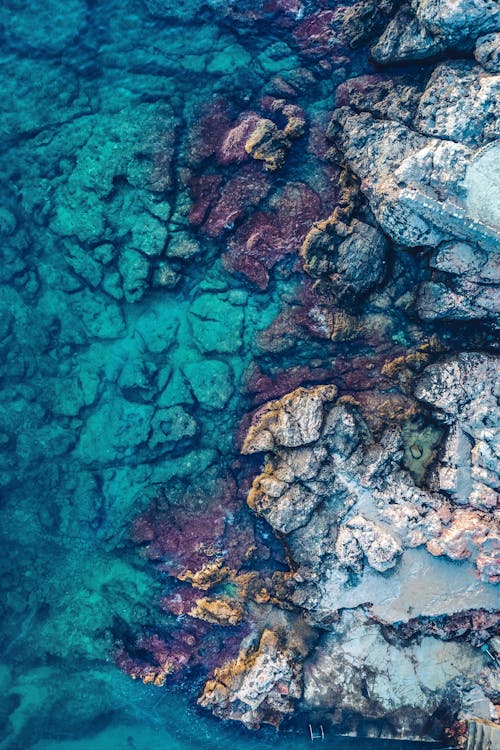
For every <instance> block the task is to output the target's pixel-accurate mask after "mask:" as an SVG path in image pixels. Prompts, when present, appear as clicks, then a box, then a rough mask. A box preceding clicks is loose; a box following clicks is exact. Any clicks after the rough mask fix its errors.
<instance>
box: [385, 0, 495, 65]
mask: <svg viewBox="0 0 500 750" xmlns="http://www.w3.org/2000/svg"><path fill="white" fill-rule="evenodd" d="M499 25H500V12H499V11H498V8H497V6H496V4H495V2H494V0H472V1H471V0H460V1H459V2H452V0H410V3H409V4H404V5H403V7H402V8H400V9H399V10H398V11H397V13H396V14H395V16H394V17H393V18H392V19H391V20H390V21H389V24H388V26H387V27H386V29H385V31H384V33H383V34H382V36H381V37H380V39H379V40H378V41H377V43H376V44H375V45H374V47H373V48H372V50H371V53H372V56H373V58H374V60H376V62H378V63H382V64H389V63H397V62H402V61H413V60H421V59H426V58H432V57H435V56H437V55H438V54H440V53H442V52H444V51H446V50H454V51H461V52H468V51H470V50H471V48H473V46H474V41H475V40H476V39H477V38H478V37H480V36H481V35H482V34H488V33H489V32H496V31H498V28H499Z"/></svg>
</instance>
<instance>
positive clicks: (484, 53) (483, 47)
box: [474, 31, 500, 73]
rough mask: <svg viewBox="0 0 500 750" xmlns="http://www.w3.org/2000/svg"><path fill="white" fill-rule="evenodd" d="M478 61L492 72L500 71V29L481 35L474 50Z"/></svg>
mask: <svg viewBox="0 0 500 750" xmlns="http://www.w3.org/2000/svg"><path fill="white" fill-rule="evenodd" d="M474 57H475V58H476V60H477V61H478V63H479V64H480V65H481V66H482V67H483V68H484V69H485V70H488V71H489V72H490V73H500V31H497V32H496V33H493V34H486V36H480V37H479V39H478V40H477V43H476V49H475V50H474Z"/></svg>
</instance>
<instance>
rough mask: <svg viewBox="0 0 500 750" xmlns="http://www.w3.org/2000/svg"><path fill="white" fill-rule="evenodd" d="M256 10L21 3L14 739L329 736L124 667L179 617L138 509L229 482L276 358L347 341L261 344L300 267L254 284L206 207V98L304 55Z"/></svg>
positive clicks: (157, 0)
mask: <svg viewBox="0 0 500 750" xmlns="http://www.w3.org/2000/svg"><path fill="white" fill-rule="evenodd" d="M236 5H238V4H236ZM240 6H241V13H240V14H239V15H238V14H236V15H234V16H228V15H227V14H226V11H227V7H226V5H225V4H224V3H221V4H218V3H215V2H213V3H211V4H210V3H209V4H204V3H200V2H197V0H184V2H181V1H179V2H176V3H173V2H170V0H164V2H163V1H162V0H144V2H142V0H124V1H122V0H120V1H119V2H118V0H99V1H97V2H92V1H91V0H89V1H88V2H85V0H66V1H65V2H62V0H33V1H32V2H30V3H25V2H19V0H4V2H3V3H2V7H1V10H0V29H1V32H0V33H1V38H2V53H1V57H0V81H1V89H2V114H1V116H0V134H1V139H0V169H1V174H2V179H1V185H2V187H1V188H0V189H1V196H2V198H1V203H0V234H1V245H0V251H1V253H2V264H1V268H0V282H1V292H0V313H1V317H0V341H1V344H0V345H1V362H0V367H1V371H0V375H1V391H0V408H1V426H0V443H1V445H2V458H1V464H0V478H1V483H2V490H1V500H0V503H1V506H0V507H1V516H2V523H1V550H2V561H1V570H0V588H1V600H0V612H1V622H2V634H1V640H0V696H1V698H0V750H27V749H28V748H33V749H34V750H49V749H50V750H55V748H60V749H61V750H66V749H67V750H73V749H74V750H76V749H77V748H80V749H81V750H90V749H91V748H92V749H93V750H100V749H101V748H102V749H103V750H104V748H106V749H108V748H109V749H111V748H113V749H115V748H116V750H119V749H120V750H121V748H123V749H124V750H125V748H135V749H136V750H142V749H143V748H144V749H145V748H150V747H153V746H154V747H155V748H164V749H165V750H176V749H177V748H179V749H180V748H183V749H184V748H185V749H186V750H189V749H190V748H199V747H202V748H207V750H208V749H210V748H214V749H215V748H217V749H218V750H220V749H224V748H241V749H242V750H253V748H259V750H263V749H264V748H273V749H274V748H281V747H283V748H285V747H286V748H297V749H298V748H302V747H306V746H307V747H309V746H310V740H309V737H308V729H307V726H306V725H304V726H297V727H295V728H294V729H293V731H292V730H290V732H288V733H285V734H276V732H275V731H274V730H271V729H264V730H262V731H260V732H258V733H251V732H247V731H246V730H243V729H242V728H240V727H237V726H234V725H226V724H224V723H222V722H220V721H217V720H215V719H213V718H212V717H210V716H208V715H205V714H204V713H203V712H202V711H201V710H198V709H197V708H196V707H195V705H194V704H193V701H192V696H187V695H185V694H183V692H182V691H181V690H179V689H174V688H169V687H164V688H155V687H152V686H145V685H143V684H142V683H136V682H133V681H132V680H131V679H130V678H129V677H127V676H125V675H124V674H122V673H121V672H120V671H119V670H118V669H117V668H116V666H115V664H114V662H113V638H114V633H115V630H116V627H117V625H118V626H119V625H120V624H123V623H126V624H127V626H128V627H130V628H132V629H134V628H136V629H140V628H141V627H143V626H145V625H148V624H152V623H154V622H155V621H157V620H158V618H160V617H161V615H160V613H159V610H158V608H157V606H156V599H157V595H158V581H157V579H156V578H155V576H154V573H153V571H152V570H150V569H149V568H148V566H147V564H146V563H145V562H144V561H143V560H142V559H141V557H140V556H139V554H138V551H137V549H136V548H135V547H134V545H133V544H132V542H131V540H130V526H131V523H132V522H133V519H134V518H135V517H136V516H137V515H138V514H139V513H140V512H141V511H142V510H144V509H145V508H146V507H147V505H148V503H149V502H150V501H151V499H152V498H153V497H154V496H155V493H156V491H157V487H158V486H160V485H161V486H166V487H168V485H169V483H170V482H174V481H175V482H181V483H184V485H185V487H186V491H189V490H190V488H192V487H196V488H199V487H204V486H209V485H210V482H212V481H213V480H214V479H217V478H218V477H221V476H224V474H225V471H226V469H227V467H228V466H229V465H230V464H231V463H232V462H233V461H234V460H235V458H236V457H237V447H236V442H235V433H236V430H237V427H238V423H239V421H240V419H241V417H242V416H243V414H244V413H245V412H246V411H247V410H248V408H249V407H250V397H249V395H248V393H247V392H246V391H245V388H244V384H245V377H246V375H247V374H248V372H249V368H251V367H252V366H253V365H254V364H255V363H256V362H258V363H260V365H261V366H262V367H264V368H266V367H267V369H268V371H273V372H275V371H279V370H280V368H284V367H290V366H293V365H297V364H302V363H303V362H304V361H308V362H309V361H310V360H311V359H312V358H313V357H314V356H316V357H317V358H318V357H319V359H318V367H319V366H321V365H322V364H324V362H322V361H321V356H323V358H324V359H325V360H327V359H328V354H329V352H328V349H324V352H323V354H321V352H319V348H318V346H316V345H314V344H309V343H307V342H302V343H300V345H297V346H295V345H291V346H288V347H287V346H283V347H281V349H280V348H278V351H277V352H276V351H270V350H269V349H267V350H266V349H262V347H260V346H259V344H258V341H259V334H260V333H261V332H262V331H263V330H264V329H266V327H267V326H268V325H269V324H270V323H271V321H272V320H273V319H274V318H275V317H276V315H277V314H278V313H279V311H280V309H281V307H282V306H283V305H284V304H285V303H286V301H287V300H290V298H293V296H294V294H295V289H296V286H297V284H298V276H297V274H296V273H295V271H294V270H293V268H290V269H287V268H286V262H285V263H284V264H283V269H282V270H283V273H281V275H279V274H278V275H276V276H273V275H272V277H271V281H270V284H269V286H268V288H267V289H266V290H264V291H259V290H256V289H255V287H253V286H252V285H250V284H249V283H248V281H247V280H245V279H244V278H243V277H241V276H238V275H235V274H231V273H229V272H227V271H226V270H225V269H224V267H223V265H222V263H221V260H220V255H221V253H222V252H223V251H224V250H225V239H224V238H215V239H214V238H210V236H206V235H200V234H199V233H198V234H197V233H196V232H194V231H193V230H192V227H190V225H189V222H188V218H187V215H188V210H189V205H188V203H189V191H188V189H187V187H186V183H185V182H183V176H184V177H185V175H186V173H187V172H188V171H190V173H191V174H193V173H194V174H196V169H197V165H198V162H197V159H196V156H194V155H193V151H194V150H195V148H196V146H195V145H193V143H194V141H193V136H192V133H193V131H194V130H195V129H196V123H197V121H198V120H199V118H200V107H201V106H204V105H207V106H215V105H214V101H215V100H216V99H217V97H224V98H225V99H226V101H228V102H229V103H230V105H231V106H232V108H233V111H234V113H238V112H239V111H241V110H242V109H244V108H247V109H248V108H250V109H251V107H252V106H257V105H256V102H257V101H258V99H259V97H261V96H262V95H263V94H265V93H266V86H267V85H268V84H269V81H270V80H271V79H272V78H273V77H275V76H277V75H283V76H286V75H287V74H291V72H292V71H294V70H296V69H298V68H300V67H301V66H302V65H303V63H304V61H303V59H302V58H301V57H300V53H299V51H298V50H297V48H296V47H295V46H294V45H293V44H291V43H290V45H288V44H287V41H286V39H287V36H286V34H287V31H286V26H284V27H283V28H282V29H281V30H280V31H275V30H273V25H272V24H271V23H269V22H268V21H265V22H262V23H260V25H258V26H255V25H252V23H251V22H250V21H249V20H248V18H250V20H251V15H252V11H253V10H254V9H256V8H260V5H259V3H257V2H256V3H255V4H254V5H253V4H252V2H248V3H246V4H245V3H240ZM247 16H248V18H247ZM271 20H272V19H271ZM363 66H365V67H366V61H363V59H362V58H360V62H359V63H358V62H355V63H353V64H352V67H351V70H350V74H354V73H356V71H359V70H362V69H364V68H363ZM342 75H347V73H346V71H345V70H344V71H343V73H342ZM338 80H339V77H338V76H337V77H335V75H334V74H332V75H329V76H326V77H324V78H323V79H321V80H320V82H319V83H318V85H317V87H316V89H315V92H314V96H312V95H310V97H309V100H308V105H309V107H310V111H311V113H318V112H319V113H324V114H325V115H326V114H327V113H328V111H329V109H330V108H331V106H332V102H333V92H334V88H335V83H336V82H338ZM306 98H307V97H306ZM195 140H196V139H195ZM295 159H296V161H298V162H300V158H299V157H298V156H296V157H295ZM304 159H306V157H304ZM204 168H205V167H204ZM211 169H213V167H210V165H209V167H208V171H209V172H210V170H211ZM291 169H292V170H293V169H294V167H293V165H292V167H291ZM280 179H281V178H279V177H278V178H276V186H277V187H278V188H279V186H280ZM176 242H177V249H175V248H174V245H175V243H176ZM193 242H194V243H195V244H194V245H193V244H192V243H193ZM179 243H180V244H181V245H182V243H184V245H183V249H182V248H181V249H180V250H179V247H178V246H179ZM186 243H187V244H186ZM189 243H191V245H190V244H189ZM196 243H197V244H196ZM166 248H167V250H166ZM190 248H191V249H190ZM193 248H194V249H193ZM364 744H365V743H364V741H362V740H347V739H345V740H343V739H339V738H337V739H334V738H330V737H327V741H326V742H325V743H324V745H325V746H327V747H336V748H342V750H344V748H345V750H347V749H348V748H350V747H357V748H362V747H364ZM370 746H373V745H370ZM376 746H377V747H380V748H382V747H385V744H384V743H382V742H378V743H377V744H376ZM398 746H399V743H393V744H391V745H390V747H396V748H397V747H398ZM367 747H368V745H367ZM388 747H389V745H388Z"/></svg>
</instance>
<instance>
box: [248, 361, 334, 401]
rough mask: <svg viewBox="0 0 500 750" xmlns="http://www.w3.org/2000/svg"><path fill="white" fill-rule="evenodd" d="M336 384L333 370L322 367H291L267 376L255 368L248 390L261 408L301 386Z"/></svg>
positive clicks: (251, 374) (249, 379)
mask: <svg viewBox="0 0 500 750" xmlns="http://www.w3.org/2000/svg"><path fill="white" fill-rule="evenodd" d="M331 382H334V372H333V370H330V369H326V368H322V367H316V368H313V367H306V366H298V367H291V368H290V369H288V370H284V371H282V372H276V373H271V374H266V373H264V372H262V370H261V369H260V368H259V367H258V366H255V367H254V368H253V369H252V371H251V372H250V373H249V375H248V379H247V383H246V389H247V391H248V392H249V393H250V394H253V404H254V405H255V406H259V405H260V404H263V403H265V402H266V401H268V400H269V399H275V398H281V397H282V396H284V395H285V394H286V393H290V391H293V390H295V389H296V388H298V387H299V385H315V384H317V383H331Z"/></svg>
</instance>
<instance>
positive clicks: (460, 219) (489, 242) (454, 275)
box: [329, 62, 500, 324]
mask: <svg viewBox="0 0 500 750" xmlns="http://www.w3.org/2000/svg"><path fill="white" fill-rule="evenodd" d="M364 90H366V97H365V100H364V101H363V96H362V94H361V92H362V91H364ZM377 91H378V96H377V95H376V93H375V92H377ZM499 92H500V79H499V78H498V75H495V74H493V73H491V72H488V71H486V70H484V69H483V68H482V67H480V66H479V65H474V64H472V63H469V62H451V63H450V62H446V63H442V64H440V65H438V66H437V67H436V68H435V70H434V72H433V73H432V75H431V77H430V79H429V81H428V82H427V85H426V86H425V88H423V90H422V91H420V92H419V91H418V86H415V85H414V86H413V87H410V88H408V87H406V86H405V85H404V83H403V81H399V80H398V79H395V80H394V81H392V82H390V81H388V80H387V79H383V80H381V81H377V80H373V79H372V80H370V81H368V80H366V79H359V84H358V86H357V87H356V85H355V81H354V82H352V81H351V82H349V85H347V84H346V85H342V86H341V87H339V91H338V95H337V100H338V103H339V104H340V105H341V106H340V107H339V108H338V109H337V110H336V112H335V113H334V116H333V118H332V122H331V123H330V128H329V137H330V139H331V140H332V141H333V142H334V143H335V147H336V148H338V149H339V151H340V153H341V159H342V160H343V161H344V163H345V164H346V165H347V166H348V167H349V168H350V169H351V170H352V172H353V173H354V174H355V175H356V177H357V178H358V179H359V180H360V181H361V182H360V186H361V192H362V194H363V196H364V197H365V198H366V199H367V201H368V204H369V206H370V209H371V210H372V211H373V213H374V215H375V218H376V219H377V222H378V223H379V224H380V226H381V227H382V229H383V230H384V232H386V233H387V234H388V235H389V237H390V238H391V239H392V240H393V241H394V242H396V243H399V244H401V245H403V246H406V247H419V246H422V245H423V246H427V247H429V246H430V247H432V248H437V249H436V251H435V253H434V255H433V256H432V259H431V261H430V266H431V268H433V269H435V270H436V273H435V274H434V277H433V278H432V279H431V280H429V281H427V282H425V283H423V285H422V286H421V288H420V290H419V294H418V300H417V309H418V313H419V315H420V317H421V318H422V319H424V320H437V319H440V320H484V321H489V322H490V321H493V322H495V324H496V321H497V320H498V313H499V309H500V308H499V294H498V288H497V284H498V260H497V258H498V245H499V242H500V213H499V209H498V208H497V200H496V197H495V196H496V194H497V193H498V181H499V179H500V178H499V175H498V153H499V148H500V146H499V145H498V137H499V131H498V121H499V102H500V96H499ZM409 95H410V98H409ZM395 101H396V102H397V101H399V102H400V103H401V108H402V109H403V110H405V111H406V113H407V116H406V117H401V115H400V114H399V110H398V106H397V104H395ZM374 102H375V104H374ZM384 102H385V104H384Z"/></svg>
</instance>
